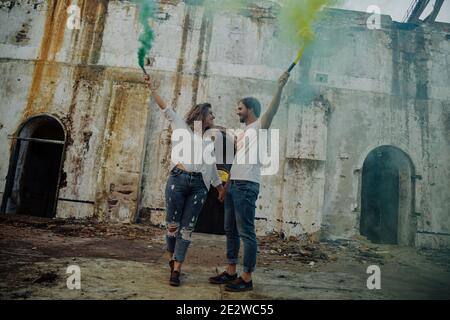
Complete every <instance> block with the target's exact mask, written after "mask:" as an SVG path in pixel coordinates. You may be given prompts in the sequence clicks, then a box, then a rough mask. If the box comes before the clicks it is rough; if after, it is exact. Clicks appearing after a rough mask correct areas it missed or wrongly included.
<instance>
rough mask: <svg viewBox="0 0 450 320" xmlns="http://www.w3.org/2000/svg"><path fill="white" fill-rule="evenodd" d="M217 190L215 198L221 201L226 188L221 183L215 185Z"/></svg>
mask: <svg viewBox="0 0 450 320" xmlns="http://www.w3.org/2000/svg"><path fill="white" fill-rule="evenodd" d="M217 191H218V192H219V196H218V197H217V199H219V201H220V202H223V201H224V199H225V193H226V189H225V188H224V187H223V186H222V185H219V186H217Z"/></svg>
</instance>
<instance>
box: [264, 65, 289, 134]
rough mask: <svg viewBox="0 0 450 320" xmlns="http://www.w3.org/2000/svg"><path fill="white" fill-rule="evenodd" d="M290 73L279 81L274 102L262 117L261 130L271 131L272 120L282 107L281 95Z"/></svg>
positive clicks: (284, 74)
mask: <svg viewBox="0 0 450 320" xmlns="http://www.w3.org/2000/svg"><path fill="white" fill-rule="evenodd" d="M289 76H290V74H289V72H285V73H283V75H282V76H281V77H280V79H278V86H277V91H276V93H275V95H274V97H273V99H272V102H271V103H270V105H269V108H268V109H267V111H266V112H265V113H264V114H263V115H262V117H261V128H262V129H269V127H270V125H271V124H272V120H273V118H274V117H275V115H276V114H277V111H278V108H279V107H280V101H281V94H282V92H283V88H284V86H285V85H286V83H287V81H288V79H289Z"/></svg>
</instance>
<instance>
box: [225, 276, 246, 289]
mask: <svg viewBox="0 0 450 320" xmlns="http://www.w3.org/2000/svg"><path fill="white" fill-rule="evenodd" d="M250 290H253V282H252V281H251V280H250V281H249V282H245V281H244V279H242V278H241V277H239V278H237V279H236V280H234V281H233V282H230V283H228V284H227V285H226V286H225V291H231V292H241V291H250Z"/></svg>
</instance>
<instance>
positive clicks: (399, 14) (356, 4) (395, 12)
mask: <svg viewBox="0 0 450 320" xmlns="http://www.w3.org/2000/svg"><path fill="white" fill-rule="evenodd" d="M412 2H413V0H341V4H340V5H338V6H336V7H338V8H343V9H349V10H355V11H366V10H367V8H368V7H369V6H371V5H376V6H378V7H379V8H380V9H381V14H386V15H390V16H391V17H392V20H394V21H402V20H403V17H404V16H405V14H406V11H407V10H408V8H409V6H410V5H411V3H412ZM434 2H435V0H431V1H430V3H429V4H428V7H427V9H426V10H425V12H424V13H423V15H422V16H421V18H422V19H423V18H425V17H426V16H427V15H428V14H429V13H430V12H431V10H432V8H433V6H434ZM436 21H440V22H448V23H450V0H444V4H443V5H442V8H441V11H440V13H439V15H438V17H437V19H436Z"/></svg>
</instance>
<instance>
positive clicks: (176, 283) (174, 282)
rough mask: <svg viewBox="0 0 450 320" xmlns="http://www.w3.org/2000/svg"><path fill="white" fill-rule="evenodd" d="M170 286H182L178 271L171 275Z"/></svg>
mask: <svg viewBox="0 0 450 320" xmlns="http://www.w3.org/2000/svg"><path fill="white" fill-rule="evenodd" d="M169 284H170V285H171V286H174V287H178V286H179V285H180V273H179V272H178V271H174V272H172V273H171V274H170V280H169Z"/></svg>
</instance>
